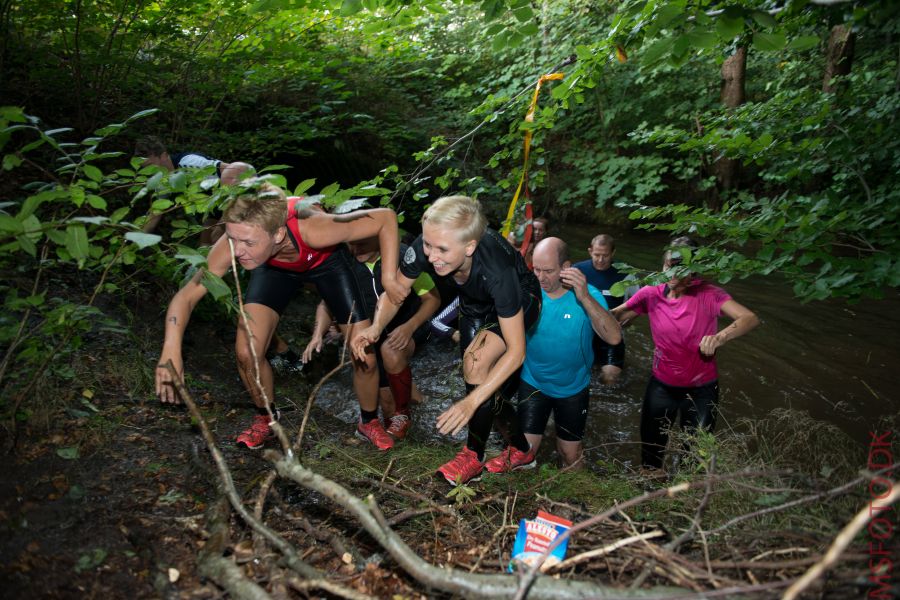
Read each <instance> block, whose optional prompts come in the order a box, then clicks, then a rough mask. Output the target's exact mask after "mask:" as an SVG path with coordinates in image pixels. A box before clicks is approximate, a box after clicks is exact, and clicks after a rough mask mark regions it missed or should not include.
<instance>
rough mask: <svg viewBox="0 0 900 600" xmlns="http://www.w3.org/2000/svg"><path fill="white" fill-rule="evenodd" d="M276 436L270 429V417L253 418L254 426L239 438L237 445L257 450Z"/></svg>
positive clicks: (259, 416) (258, 416)
mask: <svg viewBox="0 0 900 600" xmlns="http://www.w3.org/2000/svg"><path fill="white" fill-rule="evenodd" d="M274 436H275V433H274V432H273V431H272V428H271V427H269V415H256V416H255V417H253V425H251V426H250V427H249V428H248V429H245V430H244V432H243V433H241V434H240V435H239V436H237V444H238V446H246V447H247V448H249V449H250V450H256V449H257V448H262V447H263V445H264V444H265V443H266V441H268V440H270V439H272V438H273V437H274Z"/></svg>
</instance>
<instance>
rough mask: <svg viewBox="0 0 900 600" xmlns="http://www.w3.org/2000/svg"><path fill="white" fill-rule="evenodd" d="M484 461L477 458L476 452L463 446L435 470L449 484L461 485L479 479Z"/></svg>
mask: <svg viewBox="0 0 900 600" xmlns="http://www.w3.org/2000/svg"><path fill="white" fill-rule="evenodd" d="M482 469H484V463H483V462H481V461H480V460H478V454H476V453H475V451H474V450H470V449H469V448H467V447H465V446H463V449H462V450H460V452H459V454H457V455H456V457H455V458H454V459H453V460H451V461H450V462H448V463H447V464H445V465H444V466H442V467H441V468H440V469H438V470H437V472H438V474H439V475H442V476H443V477H444V479H446V480H447V482H448V483H450V485H462V484H464V483H469V482H470V481H478V480H479V479H481V471H482Z"/></svg>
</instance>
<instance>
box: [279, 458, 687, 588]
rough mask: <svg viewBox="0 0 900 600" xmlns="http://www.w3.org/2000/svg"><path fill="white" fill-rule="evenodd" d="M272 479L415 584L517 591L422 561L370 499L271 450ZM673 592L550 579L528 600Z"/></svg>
mask: <svg viewBox="0 0 900 600" xmlns="http://www.w3.org/2000/svg"><path fill="white" fill-rule="evenodd" d="M266 457H267V458H268V459H269V460H272V461H273V462H274V465H275V468H276V469H277V471H278V474H279V475H281V476H282V477H286V478H288V479H291V480H293V481H295V482H297V483H298V484H300V485H302V486H303V487H305V488H307V489H311V490H314V491H317V492H319V493H321V494H322V495H324V496H325V497H326V498H328V499H329V500H331V501H332V502H335V503H336V504H338V505H339V506H342V507H343V508H345V509H346V510H348V511H349V512H350V513H351V514H353V516H355V517H356V518H357V519H358V520H359V522H360V524H361V525H362V527H363V528H364V529H365V530H366V531H367V532H368V533H369V535H371V536H372V537H373V538H374V539H375V541H376V542H378V544H380V545H381V546H382V547H383V548H384V549H385V550H386V551H387V552H388V553H389V554H390V555H391V556H392V557H393V558H394V560H396V561H397V563H398V564H399V565H400V567H401V568H403V569H404V570H405V571H406V572H407V573H409V575H410V576H412V577H413V578H414V579H416V580H417V581H419V582H420V583H422V584H424V585H426V586H429V587H432V588H436V589H439V590H442V591H445V592H449V593H453V594H459V595H462V596H465V597H467V598H508V597H510V596H512V595H513V594H515V593H516V590H517V589H518V588H519V584H518V577H517V576H516V575H485V574H481V573H467V572H465V571H461V570H459V569H452V568H441V567H437V566H435V565H432V564H430V563H428V562H426V561H424V560H422V558H421V557H420V556H419V555H418V554H417V553H416V552H415V551H414V550H413V549H412V548H410V547H409V546H408V545H407V544H406V542H404V541H403V540H402V539H401V538H400V536H398V535H397V534H396V533H395V532H394V531H393V530H392V529H391V528H390V527H388V526H387V524H386V523H385V522H384V517H383V516H381V511H380V510H378V506H377V504H376V503H375V500H374V498H372V497H371V496H370V497H369V498H368V499H367V500H365V501H363V500H362V499H360V498H358V497H357V496H354V495H353V494H351V493H350V492H349V491H348V490H347V489H346V488H344V487H343V486H341V485H340V484H338V483H336V482H334V481H331V480H329V479H326V478H324V477H322V476H321V475H319V474H317V473H315V472H313V471H311V470H309V469H307V468H306V467H304V466H303V465H301V464H300V463H299V462H297V460H296V458H294V457H284V456H281V455H279V454H278V453H277V452H275V451H274V450H269V451H267V452H266ZM683 591H684V590H680V589H678V588H657V589H654V590H624V589H617V588H611V587H607V586H602V585H597V584H594V583H589V582H583V581H572V580H557V579H551V578H545V579H541V580H539V581H537V582H535V585H534V586H533V588H532V590H531V598H532V599H534V600H576V599H582V598H601V599H604V598H606V599H611V598H647V597H649V596H651V595H659V593H660V592H663V593H668V594H671V593H674V592H683Z"/></svg>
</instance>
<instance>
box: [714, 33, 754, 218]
mask: <svg viewBox="0 0 900 600" xmlns="http://www.w3.org/2000/svg"><path fill="white" fill-rule="evenodd" d="M746 74H747V48H744V47H741V48H738V49H737V51H736V52H735V53H734V54H732V55H731V56H729V57H728V58H727V59H725V62H724V63H722V91H721V96H720V97H721V100H722V104H724V105H725V106H726V107H728V108H735V107H737V106H740V105H741V104H743V103H744V99H745V98H746V93H745V91H744V82H745V80H746ZM713 172H714V173H715V175H716V179H717V180H718V185H717V186H716V187H717V189H716V193H715V194H714V195H713V198H712V202H711V206H710V208H711V209H713V210H719V209H721V208H722V197H721V193H722V192H724V191H726V190H730V189H732V188H733V187H734V185H735V181H736V180H737V173H738V161H737V160H735V159H733V158H726V157H724V156H723V157H720V158H719V159H718V160H716V162H715V163H714V164H713Z"/></svg>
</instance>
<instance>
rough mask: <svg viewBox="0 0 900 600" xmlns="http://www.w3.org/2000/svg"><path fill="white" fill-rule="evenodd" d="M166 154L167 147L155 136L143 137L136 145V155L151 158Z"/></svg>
mask: <svg viewBox="0 0 900 600" xmlns="http://www.w3.org/2000/svg"><path fill="white" fill-rule="evenodd" d="M165 152H166V145H165V144H164V143H163V142H162V140H161V139H159V138H158V137H156V136H155V135H148V136H145V137H142V138H141V139H139V140H138V141H137V143H136V144H135V145H134V155H135V156H143V157H144V158H148V157H150V156H162V155H163V154H164V153H165Z"/></svg>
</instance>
